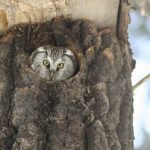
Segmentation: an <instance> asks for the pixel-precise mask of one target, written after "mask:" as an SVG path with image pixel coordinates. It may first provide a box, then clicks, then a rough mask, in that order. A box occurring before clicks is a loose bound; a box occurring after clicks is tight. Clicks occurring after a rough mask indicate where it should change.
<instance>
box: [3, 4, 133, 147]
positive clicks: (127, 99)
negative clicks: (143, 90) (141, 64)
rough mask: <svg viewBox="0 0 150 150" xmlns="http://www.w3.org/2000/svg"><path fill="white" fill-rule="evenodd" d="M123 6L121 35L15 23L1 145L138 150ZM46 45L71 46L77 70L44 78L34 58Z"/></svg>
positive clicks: (7, 49) (7, 48) (69, 23)
mask: <svg viewBox="0 0 150 150" xmlns="http://www.w3.org/2000/svg"><path fill="white" fill-rule="evenodd" d="M119 9H120V11H119V14H118V22H117V27H116V28H117V30H116V31H117V32H116V33H114V32H112V31H111V30H110V29H108V28H107V29H100V28H97V26H96V25H95V24H94V23H92V22H90V21H85V20H71V19H65V18H55V19H53V20H52V21H50V22H47V23H43V24H42V23H41V24H40V23H38V24H32V25H21V26H17V27H14V28H12V29H11V30H10V31H9V32H7V34H6V35H5V36H3V37H2V38H1V39H0V148H1V149H2V150H133V127H132V114H133V108H132V85H131V79H130V77H131V71H132V69H133V67H134V63H133V62H134V61H133V60H132V54H131V51H130V49H129V46H128V42H127V34H126V29H127V24H128V21H129V19H128V16H127V12H128V3H127V2H122V3H120V6H119ZM44 44H51V45H56V46H66V47H69V48H71V49H73V50H74V51H75V53H76V56H77V58H78V60H79V70H78V73H77V74H76V75H75V76H74V77H73V78H71V79H69V80H66V81H62V82H58V83H46V82H44V81H42V80H41V79H39V78H38V76H37V75H36V74H35V73H33V72H32V70H31V69H30V67H29V65H28V59H29V56H30V54H31V53H32V52H33V51H34V50H35V48H37V47H39V46H41V45H44Z"/></svg>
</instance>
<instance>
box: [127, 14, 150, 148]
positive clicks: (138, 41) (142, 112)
mask: <svg viewBox="0 0 150 150" xmlns="http://www.w3.org/2000/svg"><path fill="white" fill-rule="evenodd" d="M130 15H131V24H130V25H129V28H128V33H129V41H130V45H131V49H132V51H133V57H134V59H135V60H136V68H135V69H134V70H133V73H132V83H133V85H135V84H136V83H137V82H138V81H139V80H140V79H142V78H143V77H145V76H146V75H147V74H149V73H150V17H142V16H141V15H140V14H139V13H138V12H136V11H131V13H130ZM134 136H135V141H134V144H135V149H136V150H150V80H148V81H147V82H145V83H144V84H142V85H141V86H140V87H138V88H137V89H136V90H135V91H134Z"/></svg>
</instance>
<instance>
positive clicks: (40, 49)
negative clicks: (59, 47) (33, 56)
mask: <svg viewBox="0 0 150 150" xmlns="http://www.w3.org/2000/svg"><path fill="white" fill-rule="evenodd" d="M37 51H39V52H46V50H44V49H43V47H39V48H38V49H37Z"/></svg>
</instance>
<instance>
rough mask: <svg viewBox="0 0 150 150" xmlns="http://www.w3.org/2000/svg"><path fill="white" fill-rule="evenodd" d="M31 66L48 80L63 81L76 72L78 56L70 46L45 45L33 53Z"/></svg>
mask: <svg viewBox="0 0 150 150" xmlns="http://www.w3.org/2000/svg"><path fill="white" fill-rule="evenodd" d="M30 66H31V68H32V69H33V71H34V72H36V73H37V74H38V75H39V76H40V77H41V78H43V79H45V80H47V81H61V80H65V79H69V78H71V77H72V76H73V75H74V74H75V72H76V58H75V56H74V53H73V52H72V51H71V50H70V49H68V48H62V47H54V46H50V45H44V46H41V47H39V48H37V49H36V50H35V51H34V52H33V53H32V54H31V56H30Z"/></svg>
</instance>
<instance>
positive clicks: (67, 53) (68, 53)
mask: <svg viewBox="0 0 150 150" xmlns="http://www.w3.org/2000/svg"><path fill="white" fill-rule="evenodd" d="M65 54H66V55H69V56H73V53H72V51H71V50H69V49H67V51H66V52H65Z"/></svg>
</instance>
